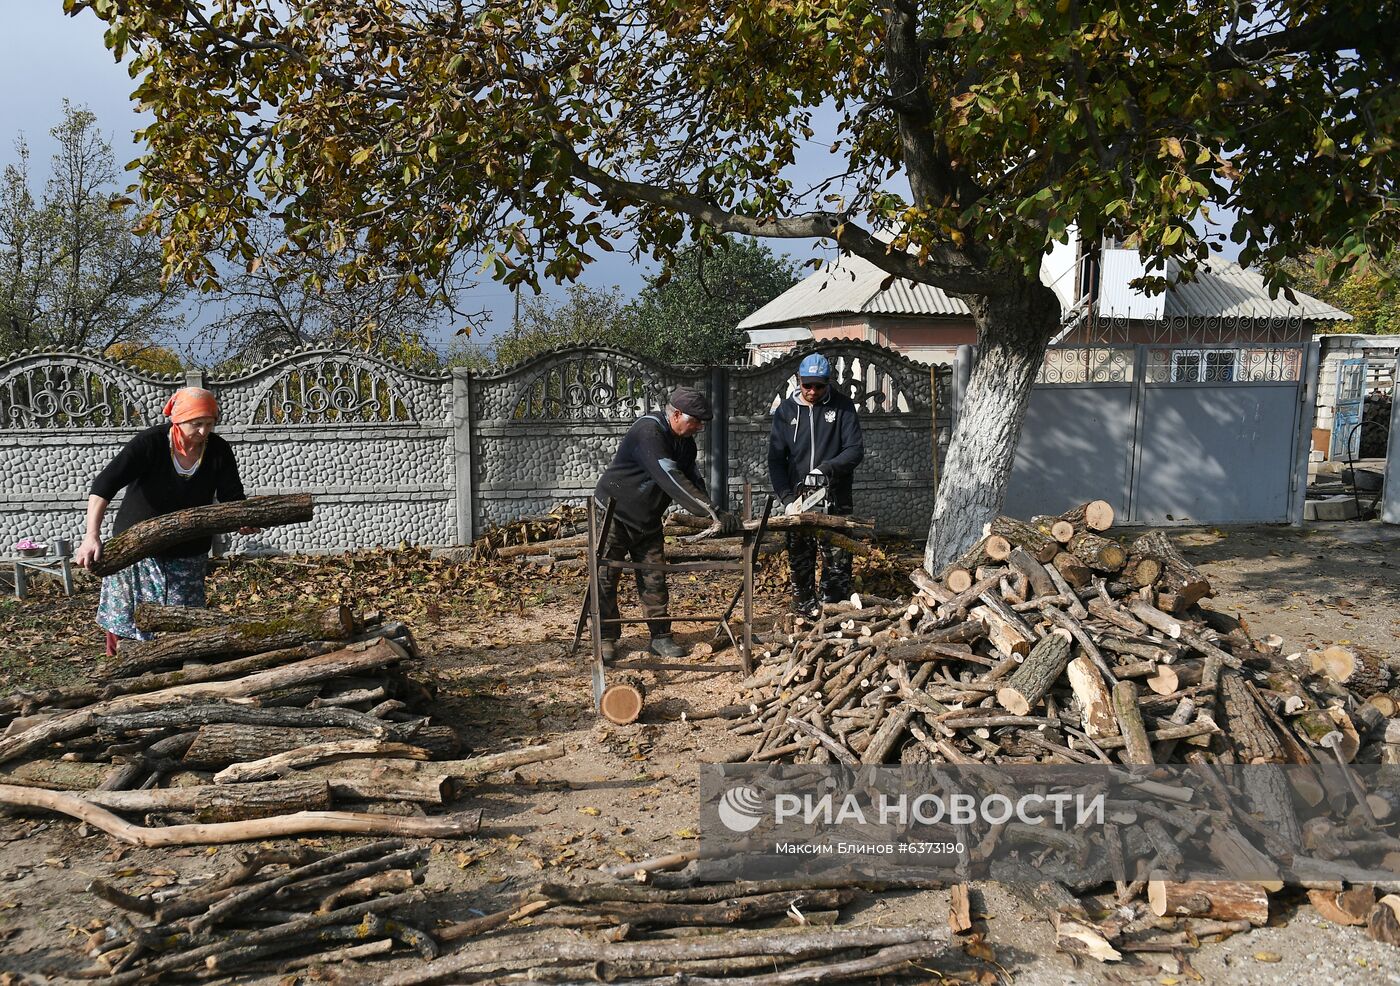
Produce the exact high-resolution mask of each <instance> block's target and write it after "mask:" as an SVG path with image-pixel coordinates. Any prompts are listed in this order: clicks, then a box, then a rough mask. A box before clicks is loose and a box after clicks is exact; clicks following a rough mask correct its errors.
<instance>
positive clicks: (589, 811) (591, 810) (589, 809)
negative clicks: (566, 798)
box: [579, 807, 602, 818]
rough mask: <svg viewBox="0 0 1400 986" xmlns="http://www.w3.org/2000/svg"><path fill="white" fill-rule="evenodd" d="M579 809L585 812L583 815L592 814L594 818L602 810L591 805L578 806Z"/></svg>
mask: <svg viewBox="0 0 1400 986" xmlns="http://www.w3.org/2000/svg"><path fill="white" fill-rule="evenodd" d="M579 811H580V812H582V813H583V814H585V815H592V816H594V817H595V818H596V817H597V816H599V815H601V814H602V812H601V811H599V810H598V809H597V808H592V807H584V808H580V809H579Z"/></svg>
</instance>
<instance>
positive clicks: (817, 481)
mask: <svg viewBox="0 0 1400 986" xmlns="http://www.w3.org/2000/svg"><path fill="white" fill-rule="evenodd" d="M830 484H831V480H830V479H829V478H827V475H826V473H824V472H822V471H821V470H820V469H813V470H812V471H811V472H809V473H808V474H807V475H806V476H804V477H803V478H802V485H803V486H805V487H806V488H807V489H809V490H819V489H821V488H822V487H824V486H829V485H830Z"/></svg>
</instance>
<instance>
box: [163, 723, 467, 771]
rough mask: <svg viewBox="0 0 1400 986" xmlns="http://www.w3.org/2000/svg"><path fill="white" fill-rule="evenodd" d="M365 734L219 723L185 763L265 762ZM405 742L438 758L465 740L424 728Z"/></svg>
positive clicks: (206, 730) (203, 731)
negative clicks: (283, 754)
mask: <svg viewBox="0 0 1400 986" xmlns="http://www.w3.org/2000/svg"><path fill="white" fill-rule="evenodd" d="M363 738H364V733H362V732H359V731H357V730H353V729H346V728H343V727H338V726H334V727H324V728H320V729H305V728H299V727H294V726H242V725H238V724H236V723H218V724H214V725H209V726H202V727H200V730H199V733H198V735H196V737H195V740H194V742H193V743H192V744H190V748H189V749H188V750H187V751H185V756H184V763H185V764H186V765H187V766H190V767H205V768H215V767H224V766H227V765H228V764H234V763H246V762H249V761H254V760H263V759H266V758H267V757H272V756H276V755H277V754H279V753H287V752H289V751H291V750H299V749H304V748H305V747H309V746H316V745H318V744H324V743H340V742H344V741H346V740H354V739H363ZM405 740H406V741H407V742H408V743H410V744H412V745H413V746H415V747H419V748H421V749H424V750H427V751H428V752H429V753H430V754H431V755H432V756H435V757H453V756H456V755H457V753H458V751H460V750H461V747H462V744H461V738H460V737H459V736H458V735H457V731H456V730H455V729H453V728H452V727H451V726H438V725H429V726H420V727H419V728H418V729H417V730H415V731H414V732H413V734H412V735H411V736H408V737H405Z"/></svg>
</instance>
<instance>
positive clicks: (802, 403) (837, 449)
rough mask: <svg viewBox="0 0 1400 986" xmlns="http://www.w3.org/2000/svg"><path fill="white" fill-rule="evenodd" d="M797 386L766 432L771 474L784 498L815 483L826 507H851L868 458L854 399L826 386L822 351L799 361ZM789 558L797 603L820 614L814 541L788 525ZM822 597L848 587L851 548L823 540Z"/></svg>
mask: <svg viewBox="0 0 1400 986" xmlns="http://www.w3.org/2000/svg"><path fill="white" fill-rule="evenodd" d="M797 379H798V389H797V390H796V391H795V392H794V393H793V394H792V395H791V396H789V397H788V398H787V399H786V400H784V401H783V402H782V403H781V404H779V405H778V407H777V409H776V410H774V412H773V430H772V432H771V433H770V434H769V437H768V478H769V480H770V481H771V482H772V485H773V494H774V495H775V496H777V497H778V498H779V499H780V500H782V502H783V505H784V506H788V505H789V504H791V503H793V502H794V501H795V500H797V499H798V498H799V497H801V496H804V495H806V494H807V493H810V492H812V491H813V490H817V489H823V488H825V489H826V491H827V495H826V510H827V513H832V514H843V515H848V514H850V513H851V511H852V510H853V509H854V504H853V503H852V499H851V477H852V475H853V474H854V473H855V469H856V466H858V465H860V460H861V459H863V458H865V442H864V439H863V438H862V437H861V432H860V419H859V417H857V415H856V406H855V403H854V402H852V400H851V399H850V398H849V397H847V396H846V395H845V394H842V393H840V392H838V391H837V390H835V389H834V388H833V387H832V386H831V363H830V361H829V360H827V358H826V357H825V356H823V355H822V354H821V353H812V354H810V355H808V356H806V357H804V358H803V360H802V362H801V363H800V364H798V367H797ZM787 549H788V566H789V567H790V568H791V570H792V596H793V606H794V608H795V609H796V610H797V611H798V612H799V613H801V614H803V615H804V616H807V617H809V618H816V617H818V616H820V615H821V604H820V603H819V602H818V601H817V592H816V574H817V541H816V539H815V538H813V537H812V536H810V535H807V534H801V533H797V532H795V531H789V532H788V536H787ZM821 553H822V578H821V602H827V603H834V602H839V601H841V600H843V599H847V598H849V597H850V595H851V588H852V587H851V555H850V552H848V551H843V550H841V549H840V548H834V547H832V546H831V545H830V544H827V543H825V542H823V543H822V546H821Z"/></svg>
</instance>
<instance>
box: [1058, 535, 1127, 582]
mask: <svg viewBox="0 0 1400 986" xmlns="http://www.w3.org/2000/svg"><path fill="white" fill-rule="evenodd" d="M1066 548H1067V549H1068V551H1069V553H1070V554H1072V555H1074V557H1076V558H1078V559H1079V560H1080V561H1082V562H1083V563H1084V564H1086V565H1088V566H1089V567H1090V568H1093V569H1097V570H1098V571H1101V572H1116V571H1118V570H1119V569H1120V568H1122V567H1123V563H1124V562H1126V561H1127V560H1128V553H1127V552H1126V551H1124V550H1123V547H1122V545H1120V544H1119V543H1118V542H1117V541H1110V540H1109V539H1108V538H1106V537H1101V536H1100V535H1098V534H1091V533H1089V532H1088V531H1082V532H1080V533H1079V534H1076V535H1075V536H1074V537H1073V538H1071V539H1070V542H1069V544H1068V545H1066Z"/></svg>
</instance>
